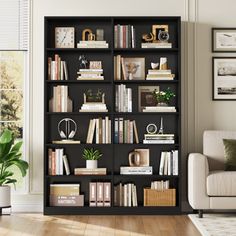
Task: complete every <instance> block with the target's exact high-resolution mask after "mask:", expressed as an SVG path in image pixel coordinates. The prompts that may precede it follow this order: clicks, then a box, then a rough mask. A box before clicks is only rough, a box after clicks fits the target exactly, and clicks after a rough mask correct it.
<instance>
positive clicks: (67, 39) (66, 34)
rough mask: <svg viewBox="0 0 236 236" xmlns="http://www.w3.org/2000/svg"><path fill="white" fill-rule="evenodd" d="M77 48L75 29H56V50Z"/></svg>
mask: <svg viewBox="0 0 236 236" xmlns="http://www.w3.org/2000/svg"><path fill="white" fill-rule="evenodd" d="M74 46H75V28H74V27H56V28H55V47H56V48H74Z"/></svg>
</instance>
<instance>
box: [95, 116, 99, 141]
mask: <svg viewBox="0 0 236 236" xmlns="http://www.w3.org/2000/svg"><path fill="white" fill-rule="evenodd" d="M95 122H96V144H99V119H95Z"/></svg>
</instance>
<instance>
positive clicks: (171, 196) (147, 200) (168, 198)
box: [143, 188, 176, 206]
mask: <svg viewBox="0 0 236 236" xmlns="http://www.w3.org/2000/svg"><path fill="white" fill-rule="evenodd" d="M143 193H144V196H143V198H144V203H143V204H144V206H175V205H176V189H166V190H163V191H158V190H155V189H150V188H144V192H143Z"/></svg>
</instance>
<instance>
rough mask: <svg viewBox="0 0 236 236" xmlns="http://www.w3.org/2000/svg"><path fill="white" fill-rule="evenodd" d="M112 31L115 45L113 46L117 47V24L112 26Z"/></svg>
mask: <svg viewBox="0 0 236 236" xmlns="http://www.w3.org/2000/svg"><path fill="white" fill-rule="evenodd" d="M114 33H115V37H114V40H115V42H114V45H115V48H118V44H117V42H118V26H117V25H115V26H114Z"/></svg>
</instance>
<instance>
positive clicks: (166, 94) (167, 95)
mask: <svg viewBox="0 0 236 236" xmlns="http://www.w3.org/2000/svg"><path fill="white" fill-rule="evenodd" d="M153 95H154V97H155V99H156V101H157V103H167V104H168V103H169V101H170V99H171V98H172V97H175V94H174V93H173V92H172V91H171V90H170V88H167V89H166V90H165V91H157V90H156V89H155V90H154V91H153Z"/></svg>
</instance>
